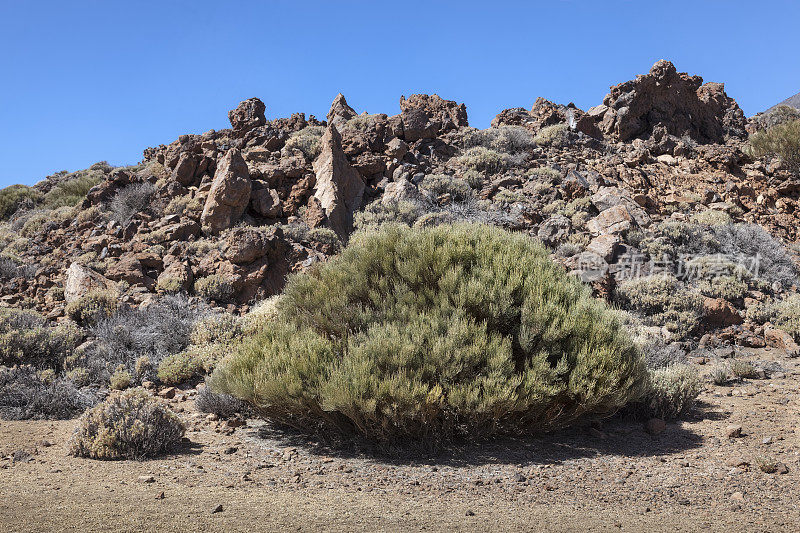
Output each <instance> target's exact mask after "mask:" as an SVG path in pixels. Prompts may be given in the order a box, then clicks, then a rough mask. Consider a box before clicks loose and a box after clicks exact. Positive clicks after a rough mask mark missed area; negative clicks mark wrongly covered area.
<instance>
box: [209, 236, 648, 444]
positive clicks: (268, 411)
mask: <svg viewBox="0 0 800 533" xmlns="http://www.w3.org/2000/svg"><path fill="white" fill-rule="evenodd" d="M208 383H209V386H211V388H212V390H214V391H215V392H218V393H225V394H232V395H233V396H236V397H238V398H240V399H243V400H245V401H248V402H249V403H252V404H253V405H254V406H255V407H256V408H257V410H258V411H259V412H260V413H262V414H264V415H266V416H268V417H270V418H273V419H275V420H278V421H282V422H286V423H290V424H292V425H294V426H296V427H301V428H305V429H317V428H319V427H320V426H323V427H324V428H328V429H336V430H338V431H344V432H356V433H361V434H363V435H365V436H367V437H369V438H372V439H375V440H377V441H379V442H381V443H387V442H390V441H392V440H393V439H403V438H412V439H421V441H422V442H425V443H427V444H428V445H435V443H436V442H439V441H441V440H446V439H448V438H451V437H453V436H455V435H465V436H477V435H491V434H495V433H529V432H537V431H545V430H548V429H551V428H555V427H562V426H565V425H569V424H571V423H572V422H574V421H575V420H576V419H579V418H581V417H582V416H584V415H607V414H610V413H612V412H614V411H616V410H617V409H619V408H621V407H622V406H624V405H625V404H626V403H628V402H629V401H630V400H632V399H637V398H639V396H640V394H641V392H643V390H644V387H645V385H646V375H645V370H644V365H643V364H642V361H641V359H640V358H639V354H638V353H637V350H636V348H635V346H634V345H633V343H632V341H631V340H630V338H629V337H628V336H627V334H626V333H625V331H624V330H623V329H622V327H621V325H620V323H619V322H618V320H617V318H616V316H615V315H614V313H612V312H611V311H609V310H608V309H607V308H606V307H605V305H604V304H603V303H602V302H601V301H599V300H595V299H593V298H592V297H591V296H590V293H589V290H588V289H587V288H586V287H584V286H583V285H582V284H581V283H580V282H579V281H578V280H575V279H573V278H571V277H569V276H568V275H567V274H566V273H564V272H563V271H562V270H560V268H559V267H558V266H556V265H555V264H554V263H553V262H552V261H551V260H550V258H549V255H548V252H547V251H546V249H545V248H544V247H543V246H541V245H540V244H538V243H536V241H534V240H533V239H531V238H529V237H527V236H525V235H519V234H512V233H509V232H506V231H503V230H500V229H498V228H493V227H490V226H481V225H466V224H461V225H455V226H437V227H435V228H430V229H424V230H419V229H410V228H404V227H402V226H399V225H393V226H384V228H383V229H382V230H381V231H374V232H365V233H360V234H357V235H356V236H354V237H353V239H352V240H351V243H350V245H349V246H348V247H347V248H346V249H345V250H344V251H343V252H342V255H340V256H338V257H336V258H334V259H332V260H331V261H329V262H326V263H323V264H319V265H318V266H316V267H315V268H314V269H312V270H311V271H310V272H307V273H304V274H301V275H297V276H294V277H292V278H291V280H290V281H289V284H288V286H287V289H286V291H285V292H284V294H283V296H282V297H281V299H280V301H279V303H278V317H277V318H276V319H275V320H274V321H272V322H270V323H268V324H267V325H266V326H265V327H264V328H263V329H262V330H261V331H260V332H258V333H257V334H256V335H255V336H253V337H251V338H250V339H248V340H246V341H245V342H244V343H243V344H242V346H241V347H239V348H237V349H236V350H235V351H234V353H233V354H231V355H230V356H229V357H226V358H225V359H224V361H223V363H222V364H221V365H220V366H218V367H217V369H216V370H215V371H214V373H213V375H212V377H211V378H210V379H209V381H208ZM418 442H419V440H418Z"/></svg>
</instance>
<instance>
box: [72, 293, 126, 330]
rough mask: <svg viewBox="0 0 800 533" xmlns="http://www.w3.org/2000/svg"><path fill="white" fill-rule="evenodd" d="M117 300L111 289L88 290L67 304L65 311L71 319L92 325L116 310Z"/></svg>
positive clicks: (111, 314)
mask: <svg viewBox="0 0 800 533" xmlns="http://www.w3.org/2000/svg"><path fill="white" fill-rule="evenodd" d="M118 307H119V302H118V301H117V294H116V293H115V292H113V291H104V290H94V291H89V292H87V293H86V294H85V295H83V296H81V297H80V298H78V299H77V300H73V301H71V302H70V303H68V304H67V307H66V310H65V311H66V313H67V316H69V317H70V318H71V319H72V320H74V321H75V322H77V323H78V324H82V325H85V326H93V325H94V324H97V323H98V322H99V321H101V320H102V319H104V318H108V317H110V316H113V315H114V313H116V312H117V308H118Z"/></svg>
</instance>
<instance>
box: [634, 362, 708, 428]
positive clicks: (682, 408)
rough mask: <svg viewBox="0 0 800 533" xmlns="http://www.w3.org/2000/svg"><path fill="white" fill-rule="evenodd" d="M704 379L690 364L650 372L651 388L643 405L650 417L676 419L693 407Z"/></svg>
mask: <svg viewBox="0 0 800 533" xmlns="http://www.w3.org/2000/svg"><path fill="white" fill-rule="evenodd" d="M702 390H703V381H702V379H701V378H700V375H699V374H698V372H697V370H695V369H694V368H693V367H692V366H690V365H672V366H669V367H666V368H661V369H658V370H654V371H653V372H651V373H650V389H649V392H648V393H647V396H646V397H645V400H644V402H643V406H644V407H645V410H646V412H647V415H648V416H650V417H656V418H662V419H664V420H674V419H677V418H680V417H681V415H683V414H685V413H686V412H688V411H689V409H691V408H692V406H693V405H694V403H695V400H696V399H697V396H698V395H699V394H700V392H702Z"/></svg>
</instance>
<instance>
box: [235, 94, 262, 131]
mask: <svg viewBox="0 0 800 533" xmlns="http://www.w3.org/2000/svg"><path fill="white" fill-rule="evenodd" d="M266 109H267V107H266V106H265V105H264V102H262V101H261V100H259V99H258V98H250V99H248V100H245V101H243V102H241V103H240V104H239V105H238V106H236V109H233V110H231V111H229V112H228V120H230V121H231V126H232V127H233V129H234V131H235V132H245V131H247V130H251V129H253V128H256V127H258V126H263V125H264V124H266V123H267V119H266V118H265V117H264V111H266Z"/></svg>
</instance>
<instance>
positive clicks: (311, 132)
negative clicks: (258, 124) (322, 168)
mask: <svg viewBox="0 0 800 533" xmlns="http://www.w3.org/2000/svg"><path fill="white" fill-rule="evenodd" d="M324 134H325V128H324V127H323V126H306V127H305V128H303V129H302V130H300V131H296V132H294V133H292V134H291V135H290V136H289V138H288V139H287V140H286V144H285V145H284V147H285V148H287V149H289V150H300V151H301V152H302V153H303V155H304V156H305V158H306V161H313V160H314V159H316V158H317V156H318V155H319V153H320V152H321V151H322V145H321V144H320V140H321V139H322V136H323V135H324Z"/></svg>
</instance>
